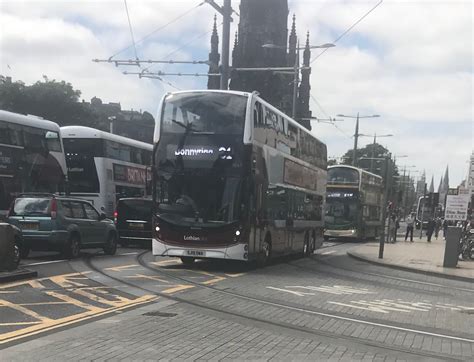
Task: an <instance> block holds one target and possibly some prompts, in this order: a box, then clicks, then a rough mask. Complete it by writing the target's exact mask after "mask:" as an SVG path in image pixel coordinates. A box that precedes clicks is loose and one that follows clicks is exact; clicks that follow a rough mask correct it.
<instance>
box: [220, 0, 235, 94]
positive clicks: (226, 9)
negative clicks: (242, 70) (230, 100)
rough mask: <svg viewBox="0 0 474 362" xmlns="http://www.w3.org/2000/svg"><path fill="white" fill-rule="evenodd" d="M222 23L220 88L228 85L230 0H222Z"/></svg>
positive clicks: (225, 87)
mask: <svg viewBox="0 0 474 362" xmlns="http://www.w3.org/2000/svg"><path fill="white" fill-rule="evenodd" d="M222 10H223V14H222V15H223V18H224V19H223V23H222V72H221V73H222V76H221V89H223V90H227V89H228V87H229V48H230V21H231V15H232V5H231V0H224V6H223V9H222Z"/></svg>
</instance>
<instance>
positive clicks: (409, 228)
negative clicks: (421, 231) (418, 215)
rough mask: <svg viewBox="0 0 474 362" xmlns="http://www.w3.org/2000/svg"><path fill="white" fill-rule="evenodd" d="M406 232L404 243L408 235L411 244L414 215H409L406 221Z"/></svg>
mask: <svg viewBox="0 0 474 362" xmlns="http://www.w3.org/2000/svg"><path fill="white" fill-rule="evenodd" d="M406 222H407V232H406V233H405V241H407V239H408V235H410V242H413V225H414V224H415V214H414V213H411V214H410V215H409V216H408V217H407V219H406Z"/></svg>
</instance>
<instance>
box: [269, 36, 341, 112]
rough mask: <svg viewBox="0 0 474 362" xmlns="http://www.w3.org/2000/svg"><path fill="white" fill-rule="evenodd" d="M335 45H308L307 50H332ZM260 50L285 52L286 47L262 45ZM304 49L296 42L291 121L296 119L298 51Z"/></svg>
mask: <svg viewBox="0 0 474 362" xmlns="http://www.w3.org/2000/svg"><path fill="white" fill-rule="evenodd" d="M335 46H336V45H335V44H332V43H325V44H321V45H310V46H309V48H310V49H321V48H332V47H335ZM262 48H266V49H284V50H286V49H287V48H286V45H276V44H263V45H262ZM304 49H305V47H300V42H299V40H298V46H297V48H296V51H297V53H296V58H295V64H294V67H293V75H294V78H293V105H292V110H291V114H292V118H293V119H296V101H297V98H298V72H299V70H300V69H301V68H300V66H299V63H300V50H304Z"/></svg>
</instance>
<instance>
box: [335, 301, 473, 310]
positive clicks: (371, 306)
mask: <svg viewBox="0 0 474 362" xmlns="http://www.w3.org/2000/svg"><path fill="white" fill-rule="evenodd" d="M328 303H329V304H336V305H341V306H343V307H349V308H355V309H363V310H367V311H370V312H377V313H389V311H392V312H403V313H410V312H413V311H417V312H429V311H431V310H433V309H445V310H446V309H447V310H448V311H455V312H459V311H461V310H469V309H470V307H465V306H454V305H446V304H432V303H426V302H406V301H403V300H401V299H398V300H396V301H395V300H391V299H375V300H372V301H366V300H351V301H350V302H347V303H341V302H333V301H328Z"/></svg>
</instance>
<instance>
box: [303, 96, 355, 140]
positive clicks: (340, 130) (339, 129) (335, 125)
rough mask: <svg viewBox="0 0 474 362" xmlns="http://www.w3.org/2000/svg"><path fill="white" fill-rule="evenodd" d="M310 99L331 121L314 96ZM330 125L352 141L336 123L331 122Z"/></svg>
mask: <svg viewBox="0 0 474 362" xmlns="http://www.w3.org/2000/svg"><path fill="white" fill-rule="evenodd" d="M310 97H311V99H312V100H313V101H314V102H315V103H316V105H317V106H318V107H319V109H320V110H321V112H323V114H324V115H325V116H326V117H328V118H329V119H330V118H331V117H330V116H329V115H328V114H327V113H326V112H325V111H324V109H323V107H322V106H321V104H320V103H319V102H318V101H317V99H316V98H315V97H314V96H313V95H312V94H310ZM329 123H330V124H332V125H333V126H334V127H336V129H337V130H338V131H339V132H341V133H342V134H343V135H344V136H346V137H347V138H349V139H351V138H352V137H351V136H349V135H348V134H347V133H346V132H344V131H343V130H342V129H341V128H339V127H338V126H337V124H336V123H335V122H329Z"/></svg>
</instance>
